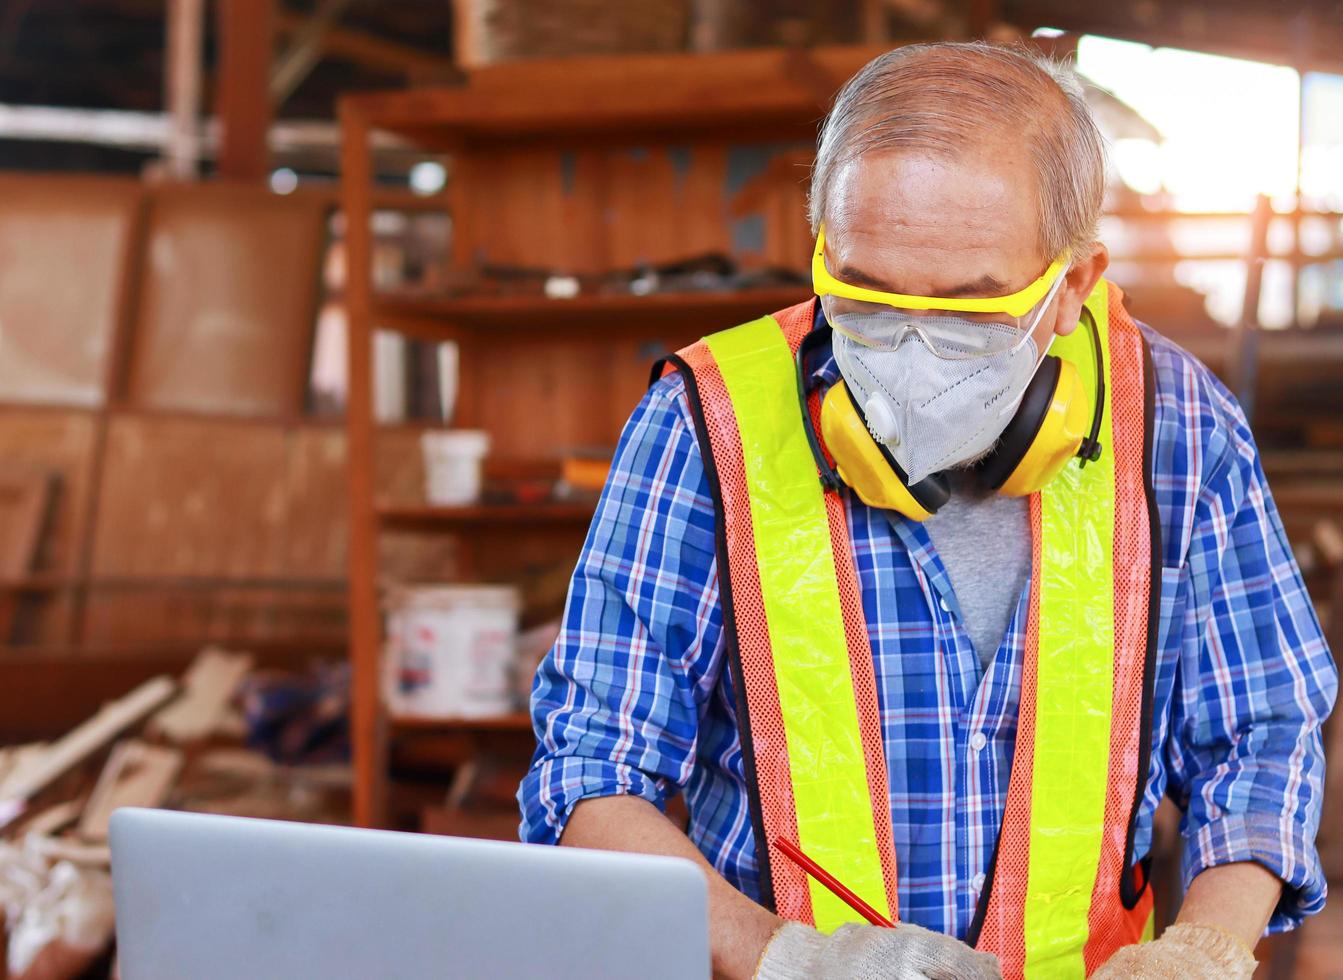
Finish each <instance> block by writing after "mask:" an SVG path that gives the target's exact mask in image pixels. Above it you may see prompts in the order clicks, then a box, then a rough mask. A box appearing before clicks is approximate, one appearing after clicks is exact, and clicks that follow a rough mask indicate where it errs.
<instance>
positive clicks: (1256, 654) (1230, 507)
mask: <svg viewBox="0 0 1343 980" xmlns="http://www.w3.org/2000/svg"><path fill="white" fill-rule="evenodd" d="M1212 396H1213V400H1214V401H1216V402H1217V403H1218V404H1217V408H1218V415H1220V417H1221V419H1222V421H1223V423H1224V424H1223V425H1220V426H1218V428H1217V431H1215V432H1213V433H1211V434H1210V436H1209V439H1208V442H1207V445H1206V447H1205V448H1206V450H1207V454H1206V456H1205V457H1204V458H1205V459H1206V460H1208V461H1209V462H1208V465H1207V467H1206V468H1205V470H1204V472H1205V474H1206V478H1205V479H1204V480H1203V485H1202V488H1201V490H1200V492H1199V499H1198V503H1197V506H1196V510H1195V515H1194V521H1193V524H1192V534H1191V537H1190V542H1189V550H1188V559H1187V561H1186V563H1185V566H1184V567H1183V568H1182V569H1181V575H1180V580H1179V583H1180V584H1179V588H1180V590H1181V591H1183V592H1184V593H1185V594H1184V595H1183V596H1181V597H1180V601H1181V602H1182V603H1183V605H1184V616H1183V621H1182V624H1181V629H1182V631H1183V632H1182V636H1183V643H1182V645H1181V654H1180V659H1179V661H1178V667H1177V670H1178V674H1177V677H1176V692H1175V698H1174V703H1173V716H1172V719H1171V722H1172V724H1171V736H1172V737H1171V739H1170V741H1169V743H1168V746H1167V756H1168V763H1169V770H1170V774H1171V785H1170V791H1171V795H1172V796H1173V797H1174V798H1175V799H1176V801H1177V802H1178V803H1180V804H1181V805H1182V806H1183V807H1184V808H1185V817H1184V821H1183V824H1182V828H1181V829H1182V831H1183V833H1184V838H1185V854H1184V860H1183V874H1184V882H1185V885H1186V887H1187V886H1188V884H1189V882H1190V881H1191V880H1192V879H1193V878H1194V876H1195V875H1197V874H1198V873H1199V872H1200V871H1203V870H1204V869H1206V868H1210V867H1213V866H1215V865H1221V864H1228V863H1231V862H1236V861H1254V862H1257V863H1259V864H1261V865H1263V866H1264V867H1265V868H1267V869H1268V870H1269V871H1271V872H1273V873H1274V874H1275V875H1277V876H1278V877H1279V878H1281V879H1282V880H1283V882H1284V883H1285V888H1284V891H1283V896H1282V900H1281V902H1280V903H1279V905H1278V908H1277V909H1276V911H1275V912H1274V914H1273V917H1272V919H1271V921H1270V923H1269V932H1279V931H1282V930H1284V929H1290V928H1292V927H1294V926H1295V925H1297V924H1299V923H1300V921H1301V919H1302V918H1303V917H1304V916H1306V915H1310V914H1312V913H1314V912H1318V911H1319V910H1320V909H1321V908H1322V907H1323V905H1324V899H1325V880H1324V875H1323V872H1322V870H1321V867H1320V860H1319V855H1318V853H1317V851H1316V848H1315V835H1316V831H1317V830H1318V828H1319V822H1320V809H1321V799H1322V795H1323V787H1324V749H1323V745H1322V740H1321V735H1320V726H1321V724H1322V723H1323V721H1324V719H1325V717H1326V716H1327V715H1328V713H1329V711H1330V709H1331V708H1332V706H1333V703H1334V696H1335V693H1336V690H1337V685H1338V674H1337V670H1336V669H1335V666H1334V662H1333V659H1332V657H1331V656H1330V653H1329V650H1328V647H1327V646H1326V644H1325V641H1324V638H1323V636H1322V634H1321V630H1320V625H1319V622H1318V620H1317V619H1316V616H1315V612H1314V610H1313V608H1312V606H1311V603H1310V599H1309V597H1308V596H1307V594H1306V590H1305V586H1304V584H1303V583H1302V580H1301V574H1300V571H1299V570H1298V568H1297V566H1296V562H1295V560H1294V559H1293V557H1292V553H1291V549H1290V547H1289V546H1288V544H1287V538H1286V535H1285V534H1284V532H1283V528H1282V521H1281V519H1280V517H1279V515H1278V512H1277V508H1276V506H1275V505H1274V503H1273V499H1272V496H1271V495H1270V493H1269V490H1268V485H1267V482H1266V480H1265V478H1264V473H1263V469H1262V467H1261V465H1260V461H1259V457H1258V452H1257V450H1256V448H1255V445H1254V441H1253V438H1252V436H1251V435H1250V432H1249V428H1248V426H1247V425H1246V423H1245V419H1244V415H1243V414H1242V413H1241V411H1240V408H1239V406H1237V405H1236V404H1235V402H1234V400H1233V399H1232V398H1231V396H1230V395H1229V394H1227V393H1226V392H1225V390H1224V389H1222V388H1221V387H1220V385H1216V384H1215V383H1213V392H1212Z"/></svg>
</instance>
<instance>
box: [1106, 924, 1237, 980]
mask: <svg viewBox="0 0 1343 980" xmlns="http://www.w3.org/2000/svg"><path fill="white" fill-rule="evenodd" d="M1255 965H1256V964H1255V959H1254V955H1253V954H1252V953H1251V952H1250V951H1249V950H1248V949H1246V948H1245V944H1244V943H1242V942H1241V941H1240V940H1239V939H1237V938H1236V937H1235V936H1233V935H1231V933H1229V932H1225V931H1223V930H1221V929H1218V928H1217V927H1216V926H1208V925H1202V924H1200V923H1197V922H1189V923H1184V924H1180V923H1177V924H1175V925H1173V926H1171V927H1170V928H1169V929H1167V930H1166V931H1165V932H1163V933H1162V934H1161V938H1160V939H1158V940H1156V941H1155V942H1151V943H1142V944H1141V945H1138V946H1125V947H1124V948H1123V949H1121V950H1120V951H1119V952H1117V953H1115V954H1114V956H1112V957H1110V959H1109V961H1108V962H1107V963H1106V964H1105V965H1104V966H1102V967H1101V968H1100V969H1099V970H1097V971H1096V972H1095V973H1093V974H1092V975H1091V980H1167V978H1170V980H1250V976H1251V975H1252V974H1253V973H1254V968H1255Z"/></svg>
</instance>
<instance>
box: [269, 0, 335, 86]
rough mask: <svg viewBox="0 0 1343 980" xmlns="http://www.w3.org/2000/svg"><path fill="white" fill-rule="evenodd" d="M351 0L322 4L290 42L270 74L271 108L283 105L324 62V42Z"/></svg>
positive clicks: (328, 1)
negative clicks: (319, 63)
mask: <svg viewBox="0 0 1343 980" xmlns="http://www.w3.org/2000/svg"><path fill="white" fill-rule="evenodd" d="M351 2H352V0H321V2H320V3H319V4H318V6H317V9H316V10H314V11H313V13H312V16H310V17H309V18H308V19H307V23H305V24H304V25H303V27H302V29H301V30H299V31H297V32H296V33H295V34H294V36H293V37H292V38H291V39H290V41H289V47H287V48H285V50H284V53H283V54H281V55H280V56H279V57H278V58H276V59H275V68H274V69H273V70H272V71H271V73H270V97H271V104H272V105H273V106H274V107H276V108H278V107H280V106H281V105H283V104H284V102H285V100H286V99H288V98H289V96H291V95H293V94H294V90H295V89H296V88H298V87H299V86H300V85H302V84H303V80H304V79H305V78H307V77H308V76H309V75H310V74H312V70H313V69H314V68H315V67H317V62H318V61H320V60H321V58H322V38H323V37H324V36H325V35H326V33H327V31H329V30H330V29H331V27H332V26H333V25H334V24H335V23H336V21H338V20H340V17H341V14H343V13H345V10H346V8H348V7H349V6H350V3H351Z"/></svg>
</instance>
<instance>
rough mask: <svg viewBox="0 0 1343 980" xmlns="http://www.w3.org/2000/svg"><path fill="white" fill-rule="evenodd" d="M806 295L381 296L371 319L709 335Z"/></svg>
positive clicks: (803, 291) (791, 290)
mask: <svg viewBox="0 0 1343 980" xmlns="http://www.w3.org/2000/svg"><path fill="white" fill-rule="evenodd" d="M808 295H809V293H808V290H807V288H806V287H805V286H770V287H766V288H762V289H741V290H731V291H728V290H722V291H720V290H705V291H703V292H698V291H697V292H684V293H655V294H653V295H651V296H635V295H633V294H628V295H602V294H586V295H581V296H577V297H575V298H574V299H546V298H545V297H544V296H476V297H461V298H456V299H453V298H439V297H430V296H422V297H412V296H401V297H398V296H380V297H378V300H377V302H376V303H375V304H374V319H375V320H376V321H377V323H378V324H379V325H381V326H391V325H394V324H395V323H396V322H397V320H398V318H402V317H418V318H437V319H441V320H442V321H444V323H445V324H448V325H455V326H459V327H472V328H490V329H496V330H509V331H516V332H519V333H525V332H527V331H528V330H530V331H532V332H536V331H541V330H553V331H559V330H563V329H567V328H570V327H574V326H583V327H585V328H586V329H589V330H600V329H613V328H618V329H619V330H622V331H630V330H643V329H646V328H663V327H665V326H666V325H667V324H668V323H672V324H676V323H684V324H686V326H687V328H688V329H694V330H698V331H700V332H701V333H707V332H712V331H713V330H715V329H719V328H722V327H730V326H733V325H734V324H736V323H740V322H742V321H743V320H745V319H747V318H750V317H754V316H759V315H761V314H762V313H771V312H773V311H775V310H778V309H782V308H783V307H785V306H792V305H793V304H794V303H799V302H801V301H802V300H804V299H806V298H807V296H808Z"/></svg>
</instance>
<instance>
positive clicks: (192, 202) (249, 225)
mask: <svg viewBox="0 0 1343 980" xmlns="http://www.w3.org/2000/svg"><path fill="white" fill-rule="evenodd" d="M326 213H327V207H326V204H325V203H324V202H323V201H322V200H321V198H319V197H306V196H302V195H292V196H290V197H277V196H275V195H273V194H271V193H270V192H269V191H267V190H265V189H260V188H257V189H253V188H244V187H230V186H219V185H177V186H167V187H161V188H159V189H157V190H156V191H155V192H154V195H153V198H152V200H151V205H150V213H149V229H148V240H147V243H146V252H147V255H148V256H149V261H148V262H147V263H146V264H145V268H144V274H143V278H142V281H141V284H140V303H139V310H138V315H137V318H136V322H135V337H134V356H133V358H132V360H131V363H130V366H129V371H128V379H127V391H126V399H127V402H128V403H129V404H130V405H133V406H137V407H142V408H157V409H170V410H171V409H179V410H180V409H186V410H190V411H197V412H221V413H230V414H238V415H249V416H271V417H275V416H280V417H297V416H298V415H299V414H301V413H302V411H303V409H304V405H305V398H306V394H307V383H308V368H309V363H310V360H311V353H312V342H313V328H314V325H315V323H316V318H317V301H318V286H319V275H320V266H321V258H322V251H323V246H324V243H325V238H326Z"/></svg>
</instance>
